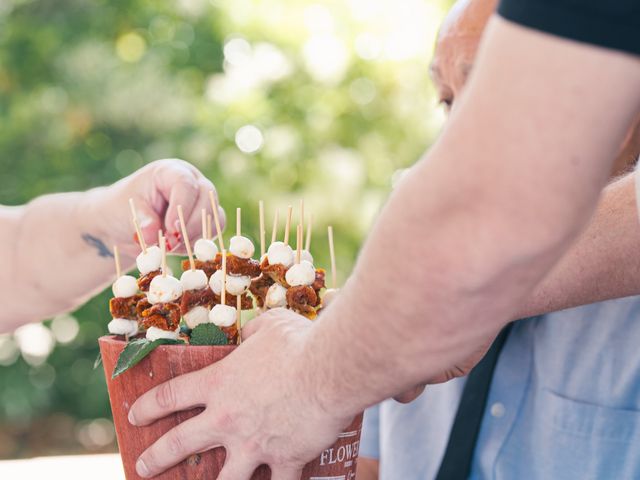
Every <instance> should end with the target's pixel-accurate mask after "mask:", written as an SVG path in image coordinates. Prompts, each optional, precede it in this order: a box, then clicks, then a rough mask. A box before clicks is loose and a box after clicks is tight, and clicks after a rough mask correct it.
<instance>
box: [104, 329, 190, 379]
mask: <svg viewBox="0 0 640 480" xmlns="http://www.w3.org/2000/svg"><path fill="white" fill-rule="evenodd" d="M183 343H184V341H183V340H171V339H168V338H159V339H157V340H154V341H153V342H151V341H149V340H147V339H146V338H140V339H138V340H132V341H130V342H129V343H127V346H126V347H124V350H122V352H120V356H119V357H118V361H117V362H116V367H115V368H114V369H113V375H111V378H116V377H117V376H118V375H120V374H122V373H124V372H126V371H127V370H129V369H130V368H131V367H133V366H135V365H137V364H138V363H139V362H140V361H141V360H142V359H143V358H144V357H146V356H147V355H149V354H150V353H151V352H152V351H153V350H154V349H155V348H156V347H157V346H159V345H179V344H183Z"/></svg>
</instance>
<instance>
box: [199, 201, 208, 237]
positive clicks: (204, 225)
mask: <svg viewBox="0 0 640 480" xmlns="http://www.w3.org/2000/svg"><path fill="white" fill-rule="evenodd" d="M200 217H201V221H202V238H204V239H205V240H207V239H208V238H209V237H208V236H207V211H206V210H205V209H204V208H203V209H201V210H200Z"/></svg>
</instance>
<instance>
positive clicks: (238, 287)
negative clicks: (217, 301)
mask: <svg viewBox="0 0 640 480" xmlns="http://www.w3.org/2000/svg"><path fill="white" fill-rule="evenodd" d="M250 285H251V277H249V276H242V275H239V276H235V275H227V292H228V293H230V294H231V295H242V294H243V293H245V292H246V291H247V289H248V288H249V286H250ZM209 286H210V287H211V290H212V291H213V293H215V294H216V295H220V294H221V293H222V270H217V271H216V272H215V273H214V274H213V275H211V278H210V279H209Z"/></svg>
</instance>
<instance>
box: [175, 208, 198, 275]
mask: <svg viewBox="0 0 640 480" xmlns="http://www.w3.org/2000/svg"><path fill="white" fill-rule="evenodd" d="M202 211H203V212H204V210H202ZM178 218H179V219H180V228H181V229H182V238H183V239H184V246H185V248H186V249H187V256H188V257H189V266H190V267H191V271H192V272H193V271H195V269H196V262H195V261H194V260H193V251H191V242H190V241H189V234H188V233H187V226H186V224H185V222H184V212H183V211H182V205H178ZM203 218H204V217H203Z"/></svg>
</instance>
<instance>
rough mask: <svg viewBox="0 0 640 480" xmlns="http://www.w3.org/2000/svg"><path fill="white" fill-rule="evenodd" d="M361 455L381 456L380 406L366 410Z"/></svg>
mask: <svg viewBox="0 0 640 480" xmlns="http://www.w3.org/2000/svg"><path fill="white" fill-rule="evenodd" d="M359 456H360V457H367V458H374V459H376V460H377V459H379V458H380V406H379V405H374V406H373V407H369V408H368V409H367V410H366V411H365V412H364V420H363V421H362V434H361V435H360V454H359Z"/></svg>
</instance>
